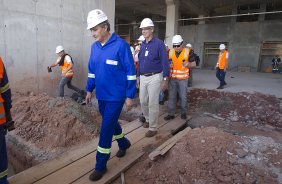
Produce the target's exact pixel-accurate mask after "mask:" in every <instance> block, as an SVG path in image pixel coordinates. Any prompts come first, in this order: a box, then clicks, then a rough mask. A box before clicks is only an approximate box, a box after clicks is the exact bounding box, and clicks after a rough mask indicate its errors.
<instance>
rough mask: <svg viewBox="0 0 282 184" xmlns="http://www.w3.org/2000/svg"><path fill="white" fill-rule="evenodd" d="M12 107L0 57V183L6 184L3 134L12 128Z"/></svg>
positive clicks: (6, 164)
mask: <svg viewBox="0 0 282 184" xmlns="http://www.w3.org/2000/svg"><path fill="white" fill-rule="evenodd" d="M11 108H12V99H11V90H10V87H9V81H8V76H7V73H6V69H5V67H4V64H3V61H2V58H1V57H0V184H8V183H9V182H8V181H7V176H8V157H7V148H6V140H5V135H6V133H7V131H11V130H13V129H14V125H13V121H12V116H11V113H10V109H11Z"/></svg>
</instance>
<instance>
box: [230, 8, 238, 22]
mask: <svg viewBox="0 0 282 184" xmlns="http://www.w3.org/2000/svg"><path fill="white" fill-rule="evenodd" d="M237 7H238V5H237V4H234V5H233V9H232V15H236V14H237V13H238V12H237ZM236 20H237V17H236V16H234V17H231V23H236Z"/></svg>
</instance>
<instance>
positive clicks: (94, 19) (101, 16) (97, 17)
mask: <svg viewBox="0 0 282 184" xmlns="http://www.w3.org/2000/svg"><path fill="white" fill-rule="evenodd" d="M106 20H108V17H107V15H106V14H105V13H104V12H103V11H102V10H99V9H95V10H92V11H90V12H89V13H88V16H87V29H88V30H89V29H91V28H93V27H95V26H97V25H98V24H100V23H102V22H104V21H106Z"/></svg>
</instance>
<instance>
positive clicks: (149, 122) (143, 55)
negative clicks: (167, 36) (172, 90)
mask: <svg viewBox="0 0 282 184" xmlns="http://www.w3.org/2000/svg"><path fill="white" fill-rule="evenodd" d="M140 28H141V29H142V35H143V36H144V38H145V41H144V42H142V45H141V48H140V52H139V55H138V57H139V67H138V70H137V76H138V78H137V85H138V86H139V88H140V92H139V93H140V95H139V97H140V104H141V108H142V112H143V114H144V116H145V119H146V122H145V123H144V124H143V127H144V128H149V131H148V132H147V133H146V135H145V136H146V137H153V136H155V135H156V134H157V126H158V118H159V94H160V91H161V90H163V91H165V90H166V89H167V87H168V81H167V79H168V77H169V63H168V58H167V53H166V48H165V44H164V42H163V41H162V40H160V39H158V38H155V37H154V36H153V32H154V23H153V21H152V20H151V19H149V18H145V19H143V20H142V22H141V25H140Z"/></svg>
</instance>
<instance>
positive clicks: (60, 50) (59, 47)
mask: <svg viewBox="0 0 282 184" xmlns="http://www.w3.org/2000/svg"><path fill="white" fill-rule="evenodd" d="M63 50H65V49H64V47H63V46H61V45H59V46H57V47H56V54H59V53H60V52H62V51H63Z"/></svg>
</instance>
